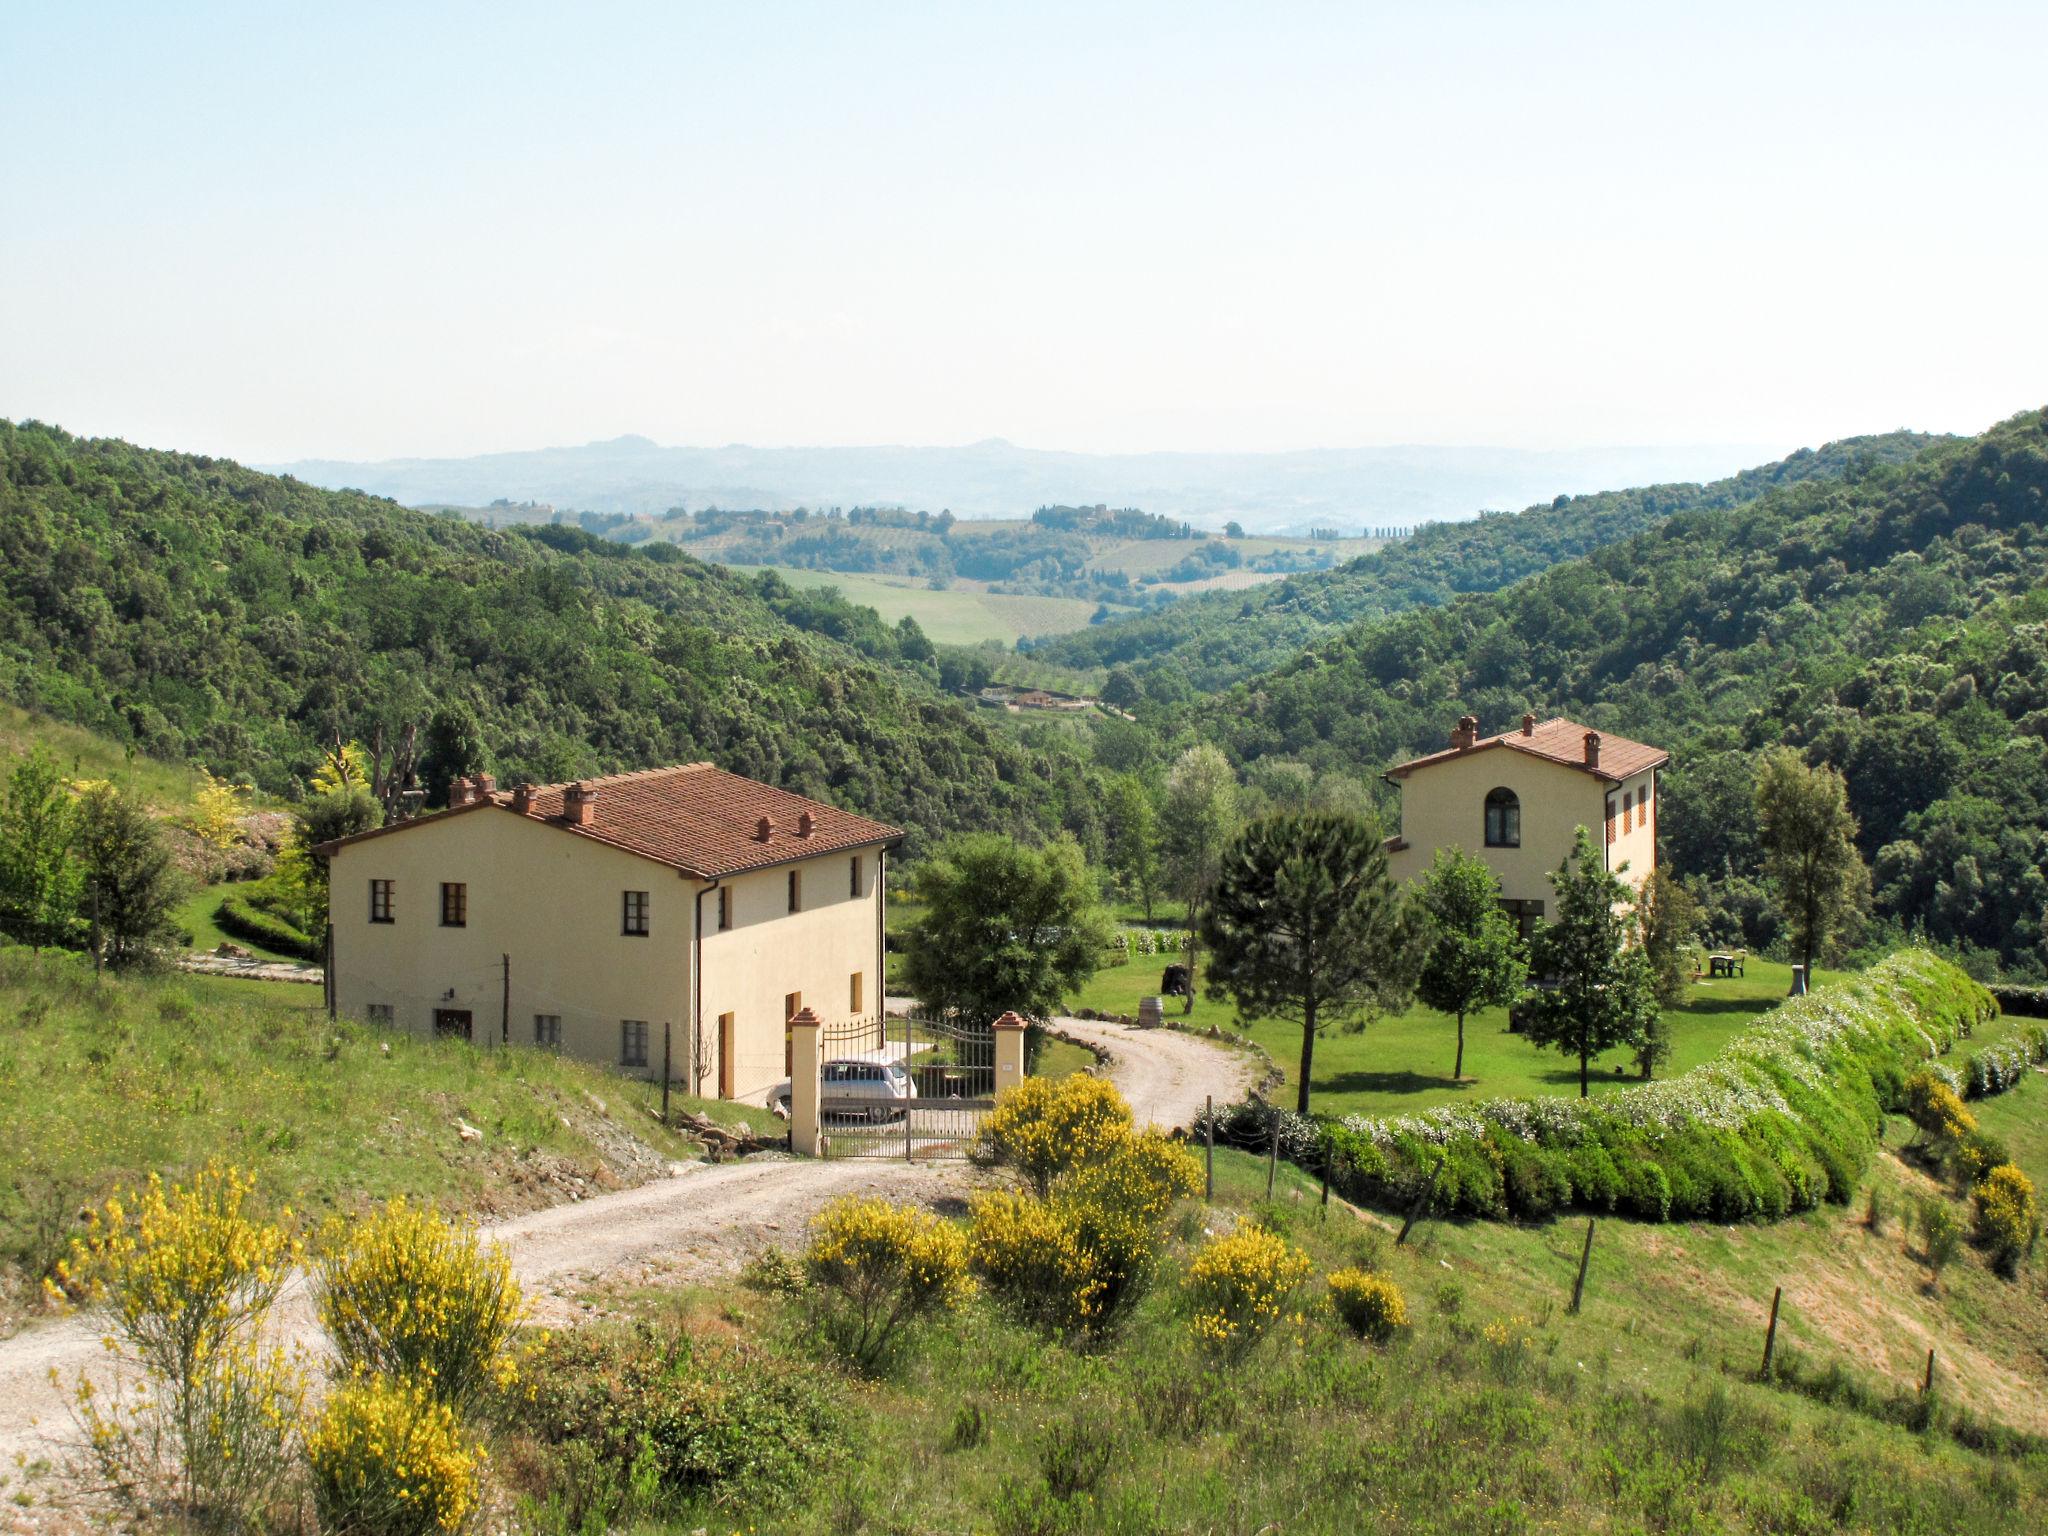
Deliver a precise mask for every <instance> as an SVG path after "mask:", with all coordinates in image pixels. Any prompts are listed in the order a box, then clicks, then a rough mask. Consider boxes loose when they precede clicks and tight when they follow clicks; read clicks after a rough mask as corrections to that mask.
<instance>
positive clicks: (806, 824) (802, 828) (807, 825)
mask: <svg viewBox="0 0 2048 1536" xmlns="http://www.w3.org/2000/svg"><path fill="white" fill-rule="evenodd" d="M796 835H797V836H798V837H809V836H810V835H811V813H810V812H809V811H801V812H799V813H798V815H797V818H796Z"/></svg>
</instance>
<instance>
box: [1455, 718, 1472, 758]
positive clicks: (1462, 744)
mask: <svg viewBox="0 0 2048 1536" xmlns="http://www.w3.org/2000/svg"><path fill="white" fill-rule="evenodd" d="M1478 739H1479V717H1478V716H1477V715H1460V716H1458V726H1457V729H1456V730H1454V731H1452V732H1451V747H1452V749H1453V750H1455V751H1458V752H1463V751H1464V750H1465V749H1466V748H1467V747H1469V746H1471V745H1472V743H1474V742H1475V741H1477V740H1478Z"/></svg>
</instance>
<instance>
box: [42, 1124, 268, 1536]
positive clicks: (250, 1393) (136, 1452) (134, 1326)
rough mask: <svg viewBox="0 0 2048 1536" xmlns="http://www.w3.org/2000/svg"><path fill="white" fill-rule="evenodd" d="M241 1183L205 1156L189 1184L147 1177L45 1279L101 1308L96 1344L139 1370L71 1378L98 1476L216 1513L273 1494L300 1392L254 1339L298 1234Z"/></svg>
mask: <svg viewBox="0 0 2048 1536" xmlns="http://www.w3.org/2000/svg"><path fill="white" fill-rule="evenodd" d="M253 1184H254V1181H253V1180H252V1179H251V1178H250V1177H249V1176H248V1175H247V1174H244V1173H241V1172H239V1171H238V1170H236V1169H233V1168H225V1167H222V1166H219V1165H217V1164H209V1165H208V1166H207V1167H206V1168H204V1169H202V1170H201V1171H200V1172H199V1173H198V1174H197V1175H196V1176H195V1177H194V1178H193V1180H192V1182H191V1184H190V1185H172V1186H170V1187H169V1188H166V1187H165V1185H164V1183H163V1180H162V1179H160V1178H157V1177H155V1176H152V1177H151V1178H150V1180H149V1183H148V1186H147V1187H146V1188H144V1189H142V1190H141V1191H130V1192H128V1193H127V1194H126V1195H117V1196H115V1197H114V1198H112V1199H110V1200H108V1201H107V1202H106V1204H105V1205H104V1206H103V1207H101V1209H99V1210H98V1211H96V1212H94V1213H93V1214H92V1216H91V1218H90V1220H89V1221H88V1224H87V1228H86V1232H85V1235H84V1236H83V1237H81V1238H79V1239H78V1240H77V1241H76V1242H74V1243H73V1244H72V1247H71V1253H70V1256H69V1257H68V1258H67V1259H65V1260H64V1261H63V1262H62V1263H61V1264H59V1265H58V1266H57V1275H56V1283H55V1285H53V1287H52V1289H53V1290H58V1291H61V1293H62V1294H64V1295H67V1296H70V1297H72V1298H75V1299H80V1300H83V1301H85V1302H87V1303H88V1304H89V1305H91V1306H93V1307H94V1308H96V1309H97V1310H98V1311H99V1312H101V1313H102V1314H103V1315H104V1316H105V1318H106V1320H107V1325H108V1332H107V1334H106V1335H105V1337H104V1339H103V1343H104V1344H105V1346H106V1348H107V1350H108V1352H109V1353H110V1354H112V1355H114V1356H115V1357H116V1358H118V1359H120V1360H122V1361H123V1362H124V1364H127V1365H129V1366H132V1367H135V1368H137V1370H138V1371H139V1380H131V1381H130V1383H129V1384H127V1385H123V1386H116V1387H114V1388H112V1389H110V1390H105V1391H102V1390H100V1389H97V1388H95V1387H94V1385H93V1384H92V1382H91V1381H90V1380H89V1379H83V1378H81V1380H80V1381H79V1383H78V1386H77V1392H76V1409H77V1414H78V1419H79V1423H80V1425H81V1426H82V1427H83V1429H84V1430H85V1433H86V1437H87V1443H88V1445H89V1447H90V1449H91V1451H92V1453H93V1455H94V1457H95V1459H96V1460H97V1462H98V1463H99V1466H100V1469H101V1471H102V1472H103V1473H104V1474H105V1475H106V1477H107V1479H108V1481H109V1482H110V1483H112V1484H113V1485H114V1486H115V1487H117V1488H119V1489H121V1490H122V1491H124V1492H125V1493H127V1494H128V1495H130V1496H131V1497H132V1498H134V1499H136V1500H138V1501H141V1502H154V1501H156V1500H159V1499H162V1498H168V1499H169V1500H170V1501H171V1502H172V1503H173V1504H174V1505H176V1506H178V1507H179V1508H180V1509H181V1510H182V1511H183V1512H185V1513H186V1514H188V1515H190V1516H194V1517H197V1518H200V1519H202V1520H207V1521H213V1522H218V1523H235V1522H238V1521H244V1520H248V1519H251V1518H254V1517H255V1516H257V1515H258V1514H259V1513H260V1512H261V1511H262V1510H263V1508H264V1507H265V1506H266V1505H267V1504H268V1503H269V1502H270V1501H272V1500H273V1499H274V1498H276V1497H277V1496H278V1493H279V1489H280V1487H281V1486H282V1484H283V1483H284V1481H285V1479H286V1477H287V1475H288V1473H289V1470H290V1467H291V1464H292V1461H293V1459H294V1455H295V1450H296V1444H297V1435H298V1419H299V1412H300V1408H301V1404H302V1403H303V1400H304V1392H305V1379H304V1372H303V1370H302V1369H301V1368H300V1365H299V1362H298V1361H297V1359H296V1358H295V1357H292V1356H289V1355H286V1354H283V1353H281V1352H279V1351H276V1350H272V1349H266V1348H264V1347H263V1346H262V1344H261V1343H260V1334H261V1332H262V1326H263V1321H264V1319H265V1317H266V1316H267V1315H268V1313H269V1311H270V1307H271V1304H272V1303H273V1302H274V1301H275V1300H276V1298H277V1293H278V1290H279V1289H280V1288H281V1287H282V1286H283V1284H284V1282H285V1279H286V1277H287V1275H289V1273H290V1271H291V1266H292V1264H293V1262H294V1260H295V1259H296V1258H297V1257H298V1253H299V1245H298V1243H297V1241H296V1239H295V1238H294V1237H293V1236H292V1234H291V1231H290V1227H289V1221H290V1213H289V1212H288V1211H287V1212H285V1213H284V1221H283V1224H278V1223H269V1222H263V1221H258V1220H257V1219H255V1218H254V1217H253V1216H251V1215H250V1214H249V1213H248V1211H247V1210H246V1209H245V1207H246V1205H247V1203H248V1199H249V1194H250V1191H251V1189H252V1187H253Z"/></svg>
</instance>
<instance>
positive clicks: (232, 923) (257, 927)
mask: <svg viewBox="0 0 2048 1536" xmlns="http://www.w3.org/2000/svg"><path fill="white" fill-rule="evenodd" d="M213 920H214V921H215V922H216V923H218V924H219V925H220V928H221V931H222V932H223V933H231V934H233V935H234V936H235V937H236V938H238V939H242V940H244V941H246V942H247V943H250V944H254V945H256V946H258V947H259V948H261V949H268V950H273V951H275V952H276V953H278V954H280V955H295V956H297V957H298V958H299V959H301V960H310V961H312V962H313V963H315V964H318V963H319V962H320V961H321V960H323V959H325V958H326V951H325V949H324V948H323V946H322V945H321V942H320V941H319V940H318V939H315V938H313V937H311V936H310V935H307V934H305V933H301V932H300V931H299V929H298V928H297V927H295V926H294V925H293V924H291V923H290V922H287V921H286V920H285V919H284V918H281V917H279V916H278V915H277V914H276V913H274V912H266V911H264V910H263V909H262V908H261V907H259V906H257V905H256V904H255V903H254V902H253V901H251V900H249V898H248V897H246V896H243V895H239V894H234V895H228V896H224V897H222V898H221V903H220V905H219V906H218V907H216V908H215V909H214V913H213Z"/></svg>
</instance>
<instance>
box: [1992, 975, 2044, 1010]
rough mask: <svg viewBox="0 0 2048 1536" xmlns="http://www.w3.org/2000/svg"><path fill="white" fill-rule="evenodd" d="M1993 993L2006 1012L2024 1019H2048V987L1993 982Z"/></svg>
mask: <svg viewBox="0 0 2048 1536" xmlns="http://www.w3.org/2000/svg"><path fill="white" fill-rule="evenodd" d="M1990 991H1991V995H1992V996H1993V997H1995V998H1997V999H1998V1006H1999V1007H2000V1008H2001V1009H2002V1010H2004V1011H2005V1012H2006V1013H2010V1014H2016V1015H2018V1016H2019V1017H2020V1018H2023V1019H2048V987H2042V986H2001V985H1999V984H1997V983H1993V984H1992V986H1991V988H1990Z"/></svg>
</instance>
